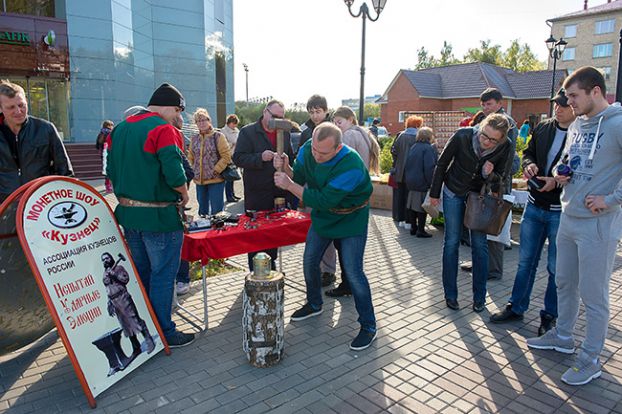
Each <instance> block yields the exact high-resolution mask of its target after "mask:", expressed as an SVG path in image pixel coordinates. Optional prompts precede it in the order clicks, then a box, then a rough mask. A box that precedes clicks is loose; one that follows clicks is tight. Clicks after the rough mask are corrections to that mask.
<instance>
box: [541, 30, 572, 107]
mask: <svg viewBox="0 0 622 414" xmlns="http://www.w3.org/2000/svg"><path fill="white" fill-rule="evenodd" d="M545 42H546V47H547V48H548V49H549V56H551V59H553V81H552V82H551V99H553V96H555V71H556V70H557V59H559V58H561V57H562V54H563V53H564V50H565V49H566V45H567V44H568V42H566V41H565V40H564V38H563V37H561V38H560V39H559V40H557V39H555V38H554V37H553V34H552V33H551V36H549V38H548V39H546V41H545ZM551 117H553V102H551V103H550V105H549V118H551Z"/></svg>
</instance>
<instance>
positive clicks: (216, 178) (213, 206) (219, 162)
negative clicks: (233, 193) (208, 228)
mask: <svg viewBox="0 0 622 414" xmlns="http://www.w3.org/2000/svg"><path fill="white" fill-rule="evenodd" d="M193 119H194V122H195V123H196V125H197V128H198V129H199V133H198V134H196V135H193V136H192V137H191V138H190V148H188V161H190V165H192V169H193V170H194V180H193V181H194V183H195V184H196V186H197V200H198V202H199V215H201V216H207V215H210V214H216V213H218V212H219V211H222V209H223V207H224V189H225V180H224V179H223V178H222V177H221V175H220V173H221V172H222V171H223V170H224V169H225V168H226V167H227V165H229V163H230V162H231V150H230V148H229V143H228V142H227V138H225V135H224V134H223V133H222V132H219V131H216V130H215V129H214V127H213V126H212V119H211V118H210V116H209V112H207V109H205V108H198V109H197V110H196V111H195V112H194V115H193Z"/></svg>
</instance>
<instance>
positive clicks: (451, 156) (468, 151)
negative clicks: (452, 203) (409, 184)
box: [430, 128, 513, 198]
mask: <svg viewBox="0 0 622 414" xmlns="http://www.w3.org/2000/svg"><path fill="white" fill-rule="evenodd" d="M474 133H475V128H461V129H459V130H458V131H456V133H455V134H454V135H453V136H452V137H451V138H450V139H449V141H447V144H446V145H445V149H443V152H442V153H441V156H440V157H439V159H438V163H437V164H436V169H435V170H434V176H433V177H432V187H431V188H430V197H433V198H440V196H441V188H442V186H443V183H445V185H446V186H447V188H448V189H449V190H451V191H452V192H453V193H454V194H456V195H458V196H465V195H466V194H467V193H468V192H469V191H479V190H480V189H481V188H482V185H483V184H484V181H485V178H484V177H482V166H483V165H484V163H485V162H486V161H490V162H491V163H493V164H494V169H493V172H492V173H491V174H490V177H489V180H490V182H491V183H492V191H494V192H497V191H499V183H500V180H501V179H502V178H503V177H504V175H505V167H506V165H507V160H508V157H510V156H511V155H513V154H511V146H512V145H511V142H510V140H509V139H507V138H506V139H505V141H503V142H502V143H500V144H499V145H497V147H496V148H495V149H494V151H493V152H491V153H490V154H487V155H485V156H483V157H481V158H478V157H477V155H475V151H474V150H473V134H474Z"/></svg>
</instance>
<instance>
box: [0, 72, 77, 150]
mask: <svg viewBox="0 0 622 414" xmlns="http://www.w3.org/2000/svg"><path fill="white" fill-rule="evenodd" d="M0 78H2V79H6V78H9V80H10V81H11V82H13V83H15V84H17V85H19V86H21V87H22V88H24V91H25V92H26V99H27V100H28V114H29V115H32V116H36V117H37V118H42V119H45V120H47V121H50V122H51V123H53V124H54V125H55V126H56V129H57V130H58V133H59V134H60V137H61V138H62V139H63V140H65V141H67V140H69V138H70V134H69V112H68V110H69V109H68V108H69V94H68V90H69V83H68V81H66V80H64V79H47V78H17V79H15V78H10V77H7V76H3V75H0Z"/></svg>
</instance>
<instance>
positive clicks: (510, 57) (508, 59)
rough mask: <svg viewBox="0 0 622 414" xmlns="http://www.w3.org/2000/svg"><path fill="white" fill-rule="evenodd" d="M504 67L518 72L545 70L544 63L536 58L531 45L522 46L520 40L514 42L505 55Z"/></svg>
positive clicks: (524, 44)
mask: <svg viewBox="0 0 622 414" xmlns="http://www.w3.org/2000/svg"><path fill="white" fill-rule="evenodd" d="M502 66H505V67H506V68H510V69H512V70H514V71H516V72H527V71H532V70H542V69H544V68H545V64H544V62H540V61H539V60H538V59H537V58H536V56H535V55H534V54H533V52H532V51H531V48H530V47H529V45H528V44H527V43H523V44H522V45H521V44H520V43H519V42H518V39H514V40H512V43H511V44H510V47H508V48H507V50H506V51H505V53H503V62H502Z"/></svg>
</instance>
